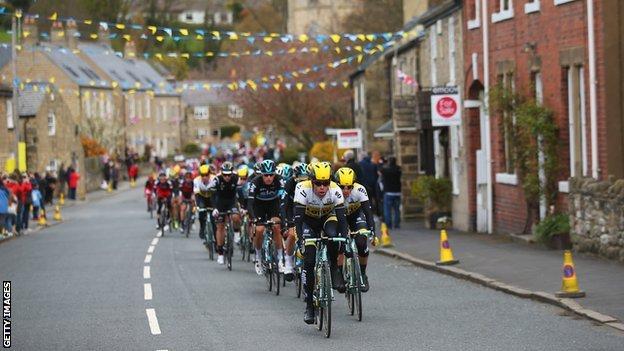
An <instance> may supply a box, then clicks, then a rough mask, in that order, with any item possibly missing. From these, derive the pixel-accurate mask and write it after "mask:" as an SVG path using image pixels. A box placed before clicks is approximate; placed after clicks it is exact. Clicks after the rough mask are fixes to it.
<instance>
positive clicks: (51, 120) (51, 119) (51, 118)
mask: <svg viewBox="0 0 624 351" xmlns="http://www.w3.org/2000/svg"><path fill="white" fill-rule="evenodd" d="M48 135H56V115H55V114H54V111H50V112H48Z"/></svg>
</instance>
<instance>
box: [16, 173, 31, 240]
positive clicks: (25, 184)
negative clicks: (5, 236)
mask: <svg viewBox="0 0 624 351" xmlns="http://www.w3.org/2000/svg"><path fill="white" fill-rule="evenodd" d="M18 183H19V187H18V188H19V190H18V193H17V194H16V195H17V199H18V203H17V224H16V226H17V231H18V232H28V230H29V229H28V223H29V221H30V205H31V204H32V200H31V191H32V183H31V182H30V177H29V176H28V173H23V174H22V175H21V176H20V178H19V181H18Z"/></svg>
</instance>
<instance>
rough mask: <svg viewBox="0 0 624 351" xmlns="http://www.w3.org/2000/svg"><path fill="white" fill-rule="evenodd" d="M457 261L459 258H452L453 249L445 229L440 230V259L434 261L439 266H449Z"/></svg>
mask: <svg viewBox="0 0 624 351" xmlns="http://www.w3.org/2000/svg"><path fill="white" fill-rule="evenodd" d="M457 263H459V260H456V259H454V258H453V250H451V244H449V241H448V235H447V234H446V230H445V229H442V230H441V231H440V260H439V261H438V262H436V264H437V265H439V266H450V265H454V264H457Z"/></svg>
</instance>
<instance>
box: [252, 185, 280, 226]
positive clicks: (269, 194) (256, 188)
mask: <svg viewBox="0 0 624 351" xmlns="http://www.w3.org/2000/svg"><path fill="white" fill-rule="evenodd" d="M283 192H284V181H283V180H282V178H281V177H280V176H279V175H275V178H273V182H271V184H264V179H263V177H262V176H257V177H255V178H254V179H253V180H252V181H251V184H250V185H249V196H248V201H247V209H248V210H249V212H250V215H251V216H252V218H256V216H255V210H256V207H257V206H261V207H267V208H276V209H277V213H276V214H275V215H276V216H277V215H279V204H280V200H281V199H280V197H281V196H282V194H283ZM270 212H272V213H273V212H275V211H270Z"/></svg>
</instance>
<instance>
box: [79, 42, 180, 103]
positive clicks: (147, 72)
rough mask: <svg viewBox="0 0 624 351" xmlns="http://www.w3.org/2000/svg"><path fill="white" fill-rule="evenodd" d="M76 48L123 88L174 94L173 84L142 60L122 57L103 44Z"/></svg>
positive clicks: (84, 45)
mask: <svg viewBox="0 0 624 351" xmlns="http://www.w3.org/2000/svg"><path fill="white" fill-rule="evenodd" d="M78 48H79V49H80V50H81V51H82V52H83V53H84V54H85V55H86V56H87V57H89V59H90V60H91V61H93V63H94V64H95V65H97V66H98V67H99V68H100V69H101V70H103V71H104V72H106V74H108V75H109V77H110V79H112V80H114V81H116V82H118V83H119V86H120V87H121V88H122V89H123V90H130V89H137V90H154V92H155V93H156V94H171V95H175V90H174V89H173V86H171V84H169V83H168V82H167V81H166V79H165V78H164V77H163V76H162V75H160V74H159V73H158V72H157V71H156V70H155V69H154V68H153V67H152V66H150V65H149V63H147V62H146V61H144V60H141V59H123V58H121V57H119V56H117V55H116V54H115V52H114V51H113V50H112V49H111V48H110V47H108V46H105V45H103V44H86V43H81V44H79V45H78ZM137 82H138V83H140V84H139V85H137V84H136V83H137Z"/></svg>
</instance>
